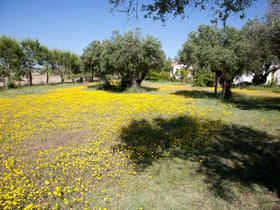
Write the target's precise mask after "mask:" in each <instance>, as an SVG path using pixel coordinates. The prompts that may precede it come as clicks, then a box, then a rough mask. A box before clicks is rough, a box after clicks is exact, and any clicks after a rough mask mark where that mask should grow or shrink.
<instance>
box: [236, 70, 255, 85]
mask: <svg viewBox="0 0 280 210" xmlns="http://www.w3.org/2000/svg"><path fill="white" fill-rule="evenodd" d="M253 77H254V75H253V74H246V73H243V74H242V75H241V76H239V77H236V78H235V79H234V80H233V84H234V85H239V84H241V83H252V81H253Z"/></svg>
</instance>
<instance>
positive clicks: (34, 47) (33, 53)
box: [20, 38, 41, 85]
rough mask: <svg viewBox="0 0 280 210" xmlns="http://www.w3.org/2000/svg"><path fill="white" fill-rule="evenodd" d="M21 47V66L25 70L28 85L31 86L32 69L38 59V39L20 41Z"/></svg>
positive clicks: (39, 47) (39, 49) (39, 48)
mask: <svg viewBox="0 0 280 210" xmlns="http://www.w3.org/2000/svg"><path fill="white" fill-rule="evenodd" d="M20 44H21V46H22V49H23V53H24V59H23V62H22V63H23V66H24V69H25V70H26V76H27V78H28V81H29V85H32V68H33V67H34V66H35V65H36V64H38V60H39V59H40V51H41V46H40V42H39V40H38V39H36V40H33V39H30V38H28V39H25V40H22V41H21V43H20Z"/></svg>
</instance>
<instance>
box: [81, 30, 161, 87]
mask: <svg viewBox="0 0 280 210" xmlns="http://www.w3.org/2000/svg"><path fill="white" fill-rule="evenodd" d="M81 60H82V63H83V66H84V70H85V71H86V72H91V73H93V74H97V75H98V76H99V77H100V78H101V80H102V81H103V82H104V83H105V85H107V86H109V81H108V79H107V77H106V75H107V74H110V73H111V74H112V73H118V74H119V75H120V76H121V85H122V87H123V88H127V87H133V88H135V87H136V86H137V85H138V86H140V85H141V83H142V81H143V80H144V78H145V76H146V75H147V73H148V72H149V71H150V70H151V69H156V68H161V66H162V64H163V61H164V52H163V51H162V49H161V43H160V42H159V41H158V40H157V39H155V38H154V37H152V36H147V37H145V38H143V37H142V36H141V30H140V29H138V30H136V31H135V32H131V31H129V32H127V33H125V34H124V35H121V34H119V32H118V31H114V32H113V35H112V37H111V40H105V41H103V42H100V41H93V42H92V43H91V44H90V45H89V46H88V47H87V48H86V49H85V50H84V52H83V55H82V56H81Z"/></svg>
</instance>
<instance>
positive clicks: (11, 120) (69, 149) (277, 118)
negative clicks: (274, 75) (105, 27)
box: [0, 83, 280, 209]
mask: <svg viewBox="0 0 280 210" xmlns="http://www.w3.org/2000/svg"><path fill="white" fill-rule="evenodd" d="M94 85H95V84H87V85H86V84H74V85H73V84H64V85H49V86H34V87H31V88H28V87H26V88H22V89H15V90H3V91H1V92H0V209H279V208H280V199H279V196H280V139H279V138H280V137H279V134H280V92H279V91H277V90H276V91H275V90H247V89H234V90H233V94H234V99H233V100H231V101H227V102H225V101H223V100H220V99H219V98H216V97H214V96H213V88H195V87H191V86H189V85H180V84H160V83H145V84H144V88H143V89H142V91H139V93H130V92H108V91H107V92H106V91H102V90H96V89H95V88H94Z"/></svg>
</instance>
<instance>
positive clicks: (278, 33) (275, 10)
mask: <svg viewBox="0 0 280 210" xmlns="http://www.w3.org/2000/svg"><path fill="white" fill-rule="evenodd" d="M265 18H266V19H265V24H266V25H267V27H268V29H269V39H270V45H269V46H270V47H271V49H272V50H273V54H274V55H276V56H277V58H278V63H279V60H280V0H269V4H268V10H267V12H266V15H265Z"/></svg>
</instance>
